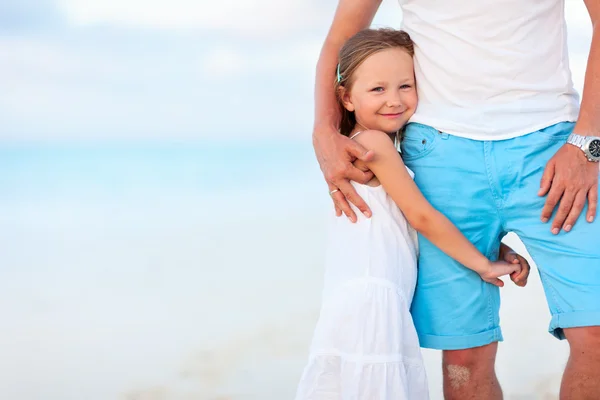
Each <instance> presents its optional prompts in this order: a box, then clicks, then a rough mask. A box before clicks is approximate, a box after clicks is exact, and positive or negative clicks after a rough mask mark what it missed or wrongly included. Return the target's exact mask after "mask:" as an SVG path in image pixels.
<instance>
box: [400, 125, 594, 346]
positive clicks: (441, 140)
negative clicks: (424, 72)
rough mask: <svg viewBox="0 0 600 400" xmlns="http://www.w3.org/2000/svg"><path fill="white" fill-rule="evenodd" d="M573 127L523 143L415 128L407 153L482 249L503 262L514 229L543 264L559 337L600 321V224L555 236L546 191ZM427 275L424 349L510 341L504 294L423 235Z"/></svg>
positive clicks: (420, 320)
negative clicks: (545, 213) (545, 211)
mask: <svg viewBox="0 0 600 400" xmlns="http://www.w3.org/2000/svg"><path fill="white" fill-rule="evenodd" d="M573 126H574V124H573V123H570V122H562V123H559V124H556V125H553V126H550V127H548V128H545V129H542V130H540V131H537V132H533V133H530V134H527V135H524V136H520V137H517V138H514V139H508V140H500V141H479V140H470V139H465V138H461V137H457V136H453V135H449V134H446V133H443V132H440V131H438V130H437V129H435V128H432V127H430V126H426V125H421V124H416V123H411V124H409V125H408V126H407V127H406V131H405V135H404V138H403V141H402V157H403V159H404V162H405V163H406V165H407V166H408V167H409V168H410V169H411V170H412V171H413V172H414V173H415V181H416V183H417V185H418V186H419V188H420V189H421V191H422V192H423V194H424V195H425V197H426V198H427V200H429V201H430V202H431V204H432V205H433V206H434V207H435V208H437V209H438V210H439V211H441V212H442V213H443V214H444V215H446V217H448V218H449V219H450V220H451V221H452V222H453V223H454V224H455V225H456V226H457V227H458V228H459V229H460V230H461V231H462V232H463V234H464V235H465V236H466V237H467V238H468V239H469V240H470V241H471V242H472V243H474V244H475V246H477V248H478V249H479V250H480V251H481V252H482V253H483V254H485V255H486V256H488V257H489V258H491V259H494V260H495V259H497V257H498V249H499V246H500V240H501V239H502V238H503V237H504V236H505V235H506V234H507V233H508V232H514V233H516V234H517V235H518V236H519V238H520V239H521V240H522V241H523V243H524V244H525V246H526V248H527V250H528V252H529V254H530V255H531V256H532V258H533V260H534V262H535V263H536V265H537V267H538V270H539V273H540V276H541V280H542V283H543V285H544V290H545V293H546V300H547V302H548V306H549V308H550V312H551V314H552V320H551V322H550V327H549V331H550V333H552V334H553V335H554V336H556V337H557V338H559V339H564V333H563V328H572V327H581V326H594V325H600V222H593V223H588V222H587V221H586V220H585V213H586V211H587V208H586V209H585V210H584V211H583V212H582V214H581V216H580V218H579V220H578V221H577V223H576V224H575V225H574V227H573V229H572V230H571V232H569V233H565V232H564V231H561V233H560V234H558V235H553V234H552V233H551V232H550V227H551V225H550V222H548V223H545V224H544V223H542V222H541V220H540V217H541V212H542V208H543V206H544V202H545V199H546V198H545V197H539V196H538V195H537V193H538V191H539V188H540V181H541V178H542V173H543V171H544V167H545V166H546V163H547V162H548V160H550V158H551V157H552V156H553V155H554V154H555V153H556V152H557V151H558V149H560V147H561V146H563V145H564V143H565V141H566V139H567V136H568V135H569V134H570V133H571V131H572V130H573ZM419 248H420V254H419V274H418V281H417V289H416V292H415V297H414V300H413V303H412V307H411V312H412V315H413V319H414V322H415V325H416V327H417V332H418V334H419V340H420V344H421V346H422V347H427V348H432V349H441V350H456V349H466V348H471V347H478V346H483V345H486V344H489V343H492V342H497V341H501V340H502V332H501V330H500V321H499V310H500V295H499V289H498V288H497V287H495V286H493V285H491V284H488V283H485V282H483V281H482V280H481V279H480V278H479V275H477V274H476V273H475V272H473V271H471V270H469V269H467V268H465V267H463V266H461V265H460V264H459V263H458V262H456V261H454V260H453V259H451V258H450V257H448V256H447V255H445V254H444V253H442V252H441V251H440V250H439V249H438V248H437V247H435V246H434V245H433V244H432V243H431V242H429V241H428V240H427V239H425V238H424V237H422V236H419Z"/></svg>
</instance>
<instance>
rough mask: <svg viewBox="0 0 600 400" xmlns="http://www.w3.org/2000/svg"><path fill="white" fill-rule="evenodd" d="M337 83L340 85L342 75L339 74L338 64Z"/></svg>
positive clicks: (338, 67)
mask: <svg viewBox="0 0 600 400" xmlns="http://www.w3.org/2000/svg"><path fill="white" fill-rule="evenodd" d="M337 81H338V83H340V82H341V81H342V74H340V64H339V63H338V65H337Z"/></svg>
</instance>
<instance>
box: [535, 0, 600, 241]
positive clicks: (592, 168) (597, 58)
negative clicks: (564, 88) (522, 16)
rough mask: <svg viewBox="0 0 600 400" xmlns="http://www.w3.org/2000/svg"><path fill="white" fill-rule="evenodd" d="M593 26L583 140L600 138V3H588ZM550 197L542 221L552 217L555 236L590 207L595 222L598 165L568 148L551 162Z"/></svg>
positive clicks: (578, 128) (545, 182) (545, 189)
mask: <svg viewBox="0 0 600 400" xmlns="http://www.w3.org/2000/svg"><path fill="white" fill-rule="evenodd" d="M584 1H585V5H586V7H587V9H588V12H589V14H590V18H591V20H592V26H593V35H592V46H591V48H590V55H589V58H588V63H587V69H586V73H585V81H584V86H583V98H582V101H581V110H580V112H579V119H578V120H577V124H576V125H575V128H574V132H575V133H577V134H579V135H583V136H600V0H584ZM546 194H548V198H547V199H546V204H545V205H544V209H543V210H542V221H544V222H546V221H548V220H549V219H550V217H551V216H552V211H553V210H554V208H555V207H556V205H557V204H558V203H559V201H560V205H559V207H558V210H557V212H556V216H555V217H554V221H552V232H553V233H555V234H556V233H558V232H560V230H561V229H564V230H565V231H567V232H568V231H570V230H571V228H572V227H573V225H575V222H576V221H577V218H578V217H579V215H580V214H581V211H582V210H583V208H584V207H585V204H586V202H587V203H588V211H587V215H586V220H587V221H588V222H592V221H593V220H594V218H595V216H596V207H597V204H598V164H597V163H594V162H590V161H588V160H587V158H586V157H585V155H584V154H583V152H582V151H581V150H580V149H578V148H576V147H575V146H571V145H568V144H566V145H564V146H563V147H562V148H561V149H560V150H559V151H558V152H557V153H556V155H555V156H554V157H553V158H552V159H551V160H550V161H549V162H548V165H547V166H546V170H545V171H544V176H543V177H542V183H541V188H540V192H539V195H540V196H545V195H546Z"/></svg>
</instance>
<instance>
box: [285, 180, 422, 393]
mask: <svg viewBox="0 0 600 400" xmlns="http://www.w3.org/2000/svg"><path fill="white" fill-rule="evenodd" d="M409 173H410V174H411V176H414V175H413V173H412V171H410V170H409ZM353 185H354V187H355V188H356V190H357V192H358V194H359V195H360V196H361V197H362V198H363V199H364V200H365V201H366V202H367V204H368V205H369V207H370V208H371V210H372V212H373V216H372V217H371V218H369V219H368V218H365V217H364V216H363V215H362V214H361V213H360V212H359V211H358V209H356V208H355V207H353V208H354V211H355V212H356V214H357V216H358V222H357V223H355V224H353V223H351V222H350V221H349V220H348V219H347V218H346V217H344V216H342V217H336V216H332V221H331V225H330V231H329V239H328V240H329V243H328V248H327V256H326V265H325V280H324V288H323V303H322V306H321V313H320V317H319V321H318V322H317V326H316V329H315V333H314V336H313V340H312V344H311V348H310V355H309V361H308V365H307V366H306V367H305V369H304V372H303V374H302V378H301V379H300V383H299V386H298V389H297V392H296V400H392V399H394V400H422V399H428V398H429V394H428V388H427V377H426V374H425V368H424V366H423V360H422V357H421V351H420V348H419V340H418V338H417V333H416V331H415V327H414V324H413V320H412V317H411V314H410V312H409V309H410V304H411V301H412V298H413V294H414V289H415V284H416V280H417V251H418V248H417V241H416V233H415V231H414V229H413V228H412V227H411V226H410V225H409V224H408V222H407V221H406V219H405V218H404V215H403V214H402V212H401V211H400V209H399V208H398V207H397V206H396V204H395V203H394V201H393V200H392V199H391V197H389V196H388V195H387V193H386V192H385V191H384V189H383V187H382V186H378V187H370V186H367V185H361V184H357V183H355V182H353Z"/></svg>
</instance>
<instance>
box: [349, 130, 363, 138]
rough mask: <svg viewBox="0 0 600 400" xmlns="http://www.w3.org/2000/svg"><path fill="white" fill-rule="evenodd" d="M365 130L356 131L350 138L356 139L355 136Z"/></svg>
mask: <svg viewBox="0 0 600 400" xmlns="http://www.w3.org/2000/svg"><path fill="white" fill-rule="evenodd" d="M363 132H364V131H358V132H356V133H355V134H354V135H352V136H350V139H354V138H355V137H357V136H358V135H360V134H361V133H363Z"/></svg>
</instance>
